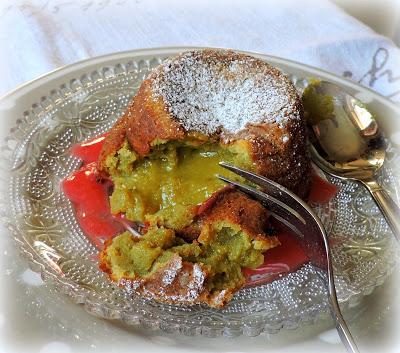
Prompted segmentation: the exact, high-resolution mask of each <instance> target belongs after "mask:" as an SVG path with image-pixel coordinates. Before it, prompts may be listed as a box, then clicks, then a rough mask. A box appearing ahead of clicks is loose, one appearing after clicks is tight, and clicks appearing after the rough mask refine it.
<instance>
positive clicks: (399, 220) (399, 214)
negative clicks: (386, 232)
mask: <svg viewBox="0 0 400 353" xmlns="http://www.w3.org/2000/svg"><path fill="white" fill-rule="evenodd" d="M363 184H364V185H365V186H366V187H367V189H368V190H369V192H370V193H371V195H372V197H373V198H374V200H375V202H376V204H377V205H378V207H379V209H380V210H381V212H382V214H383V216H384V217H385V219H386V222H387V223H388V225H389V227H390V229H391V230H392V232H393V234H394V236H395V237H396V239H397V241H400V208H399V206H398V205H397V204H396V203H395V202H394V201H393V199H392V198H391V197H390V196H389V194H388V192H387V191H386V190H385V189H383V188H382V186H381V185H379V183H378V182H377V181H376V180H369V181H364V182H363Z"/></svg>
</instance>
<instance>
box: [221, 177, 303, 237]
mask: <svg viewBox="0 0 400 353" xmlns="http://www.w3.org/2000/svg"><path fill="white" fill-rule="evenodd" d="M217 177H218V178H219V179H221V180H223V181H225V182H226V183H228V184H231V185H233V186H235V187H236V188H237V189H238V190H240V191H243V192H244V193H246V194H249V195H251V196H253V197H254V198H256V199H257V200H259V201H261V202H262V203H264V204H266V205H267V206H268V208H269V209H270V210H271V211H272V212H274V213H277V214H278V216H280V217H282V218H284V219H285V220H286V221H287V222H289V223H290V224H291V225H292V226H294V225H293V217H294V218H295V219H297V220H298V221H299V222H300V223H301V224H303V225H305V224H306V221H305V219H304V218H303V217H302V216H301V215H300V213H299V212H297V211H296V210H295V209H293V208H292V207H290V206H289V205H286V204H285V203H283V202H282V201H280V200H278V199H277V198H275V197H273V196H271V195H268V194H265V193H263V192H262V191H260V190H257V189H255V188H253V187H251V186H248V185H244V184H241V183H238V182H236V181H233V180H230V179H228V178H225V177H223V176H222V175H217ZM289 220H290V221H289ZM296 228H297V227H296ZM298 232H299V233H300V234H301V232H300V231H299V230H298Z"/></svg>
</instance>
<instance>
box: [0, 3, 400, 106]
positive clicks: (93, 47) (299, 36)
mask: <svg viewBox="0 0 400 353" xmlns="http://www.w3.org/2000/svg"><path fill="white" fill-rule="evenodd" d="M171 45H196V46H220V47H231V48H239V49H242V50H254V51H259V52H264V53H268V54H271V55H276V56H281V57H285V58H288V59H293V60H296V61H300V62H302V63H306V64H309V65H313V66H317V67H320V68H323V69H326V70H328V71H331V72H335V73H337V74H338V75H344V76H347V77H351V78H352V79H353V80H355V81H358V82H361V83H362V84H365V85H368V86H370V87H372V88H373V89H375V90H377V91H379V92H380V93H382V94H384V95H386V96H388V97H390V98H391V99H394V100H396V101H400V66H399V65H398V64H399V63H400V50H399V49H398V48H397V47H396V46H395V45H394V44H393V42H391V41H390V40H388V39H387V38H385V37H382V36H379V35H377V34H376V33H374V32H373V31H372V30H371V29H369V28H368V27H367V26H365V25H363V24H361V23H360V22H358V21H357V20H355V19H354V18H352V17H350V16H348V15H347V14H345V13H344V12H343V11H342V10H340V9H339V8H337V7H336V6H335V5H333V4H331V3H330V2H328V1H327V0H301V1H298V0H279V1H268V0H266V1H256V0H242V1H237V0H219V1H218V0H202V1H190V0H189V1H184V0H169V1H162V0H158V1H157V0H131V1H128V0H98V1H93V0H92V1H90V0H83V1H78V0H71V1H68V0H53V1H49V0H32V1H26V0H25V1H10V0H3V1H1V4H0V52H1V56H0V77H1V80H0V95H1V94H2V93H5V92H6V91H7V90H10V89H12V88H14V87H15V86H16V85H18V84H20V83H23V82H25V81H27V80H30V79H32V78H34V77H36V76H38V75H40V74H43V73H45V72H47V71H49V70H52V69H54V68H56V67H59V66H61V65H65V64H69V63H72V62H75V61H78V60H81V59H85V58H88V57H93V56H96V55H101V54H105V53H110V52H114V51H120V50H128V49H135V48H146V47H157V46H171Z"/></svg>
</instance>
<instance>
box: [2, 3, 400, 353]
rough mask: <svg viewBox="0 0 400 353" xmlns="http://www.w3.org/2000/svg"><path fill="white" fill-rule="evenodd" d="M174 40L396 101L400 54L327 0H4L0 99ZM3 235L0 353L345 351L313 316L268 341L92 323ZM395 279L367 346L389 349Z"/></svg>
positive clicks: (368, 312) (369, 313) (371, 303)
mask: <svg viewBox="0 0 400 353" xmlns="http://www.w3.org/2000/svg"><path fill="white" fill-rule="evenodd" d="M174 45H196V46H219V47H231V48H238V49H242V50H254V51H259V52H264V53H268V54H271V55H277V56H281V57H285V58H289V59H293V60H297V61H300V62H303V63H306V64H310V65H314V66H317V67H320V68H323V69H326V70H329V71H332V72H335V73H337V74H338V75H345V76H347V77H350V78H351V79H353V80H355V81H358V82H361V83H362V84H365V85H368V86H370V87H372V88H373V89H375V90H377V91H379V92H381V93H382V94H384V95H386V96H388V97H389V98H391V99H393V100H396V101H400V66H399V65H397V64H398V63H399V61H400V60H399V59H400V50H399V49H398V48H396V47H395V45H394V44H393V43H392V42H391V41H390V40H388V39H387V38H384V37H382V36H379V35H377V34H376V33H374V32H373V31H372V30H371V29H369V28H368V27H366V26H365V25H363V24H361V23H360V22H358V21H356V20H355V19H353V18H351V17H349V16H348V15H346V14H345V13H344V12H342V11H341V10H340V9H338V8H337V7H335V6H334V5H332V4H331V3H329V2H328V1H325V0H302V1H296V0H279V1H254V0H247V1H234V0H231V1H225V0H222V1H217V0H213V1H212V0H202V1H178V0H170V1H161V0H160V1H155V0H135V1H134V0H132V1H127V0H102V1H100V0H99V1H90V0H83V1H78V0H71V1H68V0H56V1H49V0H32V1H30V2H29V1H8V0H3V1H1V3H0V95H1V94H3V93H5V92H7V91H8V90H10V89H13V88H14V87H15V86H16V85H18V84H21V83H23V82H25V81H27V80H30V79H33V78H35V77H36V76H38V75H40V74H43V73H45V72H47V71H49V70H52V69H55V68H57V67H59V66H62V65H65V64H69V63H73V62H75V61H78V60H81V59H85V58H88V57H93V56H96V55H101V54H105V53H110V52H114V51H120V50H128V49H134V48H145V47H157V46H174ZM0 124H1V122H0ZM0 128H1V125H0ZM0 231H1V234H0V251H1V252H0V352H7V353H14V352H17V351H18V352H19V351H22V352H38V353H50V352H51V353H52V352H57V353H71V352H85V353H86V352H95V353H98V352H107V353H108V352H133V351H134V352H144V351H152V352H154V353H156V352H163V353H164V352H226V353H227V352H231V353H233V352H237V353H238V352H265V351H269V352H271V353H272V352H292V353H294V352H296V353H297V352H304V351H307V352H326V353H330V352H332V353H333V352H343V351H344V350H343V347H342V346H341V344H340V341H339V339H338V336H337V334H336V332H335V331H334V330H330V331H325V330H326V329H327V328H328V326H324V325H322V324H321V323H318V324H317V325H311V326H310V325H305V326H303V327H302V328H301V329H299V330H296V331H295V332H287V331H286V332H282V333H280V334H279V335H276V336H273V337H269V338H268V337H258V338H255V339H250V338H245V337H242V338H237V339H232V340H227V339H222V338H221V339H215V340H210V339H206V338H202V337H199V338H188V337H184V336H179V337H176V336H169V335H166V334H163V333H160V332H156V333H152V332H148V331H147V330H144V329H132V328H128V327H126V326H123V325H121V324H115V323H111V322H105V321H102V320H99V319H95V318H93V317H91V316H89V315H88V314H86V313H85V311H84V310H82V308H81V307H79V306H77V305H75V304H73V303H71V302H70V301H69V300H68V299H66V298H64V297H62V296H61V297H60V296H55V295H54V294H52V293H49V291H48V289H47V288H45V287H44V286H43V282H42V281H41V279H40V278H39V277H38V275H36V274H35V273H33V272H32V271H30V270H28V269H27V268H26V264H25V262H21V261H20V260H19V259H18V257H17V254H16V251H15V247H14V246H13V244H12V243H11V241H10V239H9V237H8V236H3V235H8V234H7V232H6V230H4V229H0ZM396 283H397V282H396V281H395V280H390V281H388V282H387V283H386V284H385V286H384V287H382V288H380V289H378V290H377V291H376V292H375V294H374V296H373V297H370V298H367V299H366V302H365V303H364V306H361V308H359V309H357V310H358V311H357V315H358V316H357V317H356V318H355V320H353V324H352V329H353V332H354V333H355V334H356V336H357V339H358V340H359V343H360V346H361V347H362V349H363V350H364V351H368V352H376V351H377V350H379V351H381V352H389V351H392V352H393V353H394V352H398V350H397V348H394V347H393V346H392V347H393V349H392V350H391V349H390V348H388V347H389V346H390V345H387V344H386V345H385V344H384V341H385V340H386V339H387V337H390V332H391V331H390V330H389V328H388V327H387V326H388V325H390V324H391V323H393V321H394V320H395V317H396V316H395V314H394V311H393V309H392V305H393V297H392V295H391V294H390V293H392V292H393V291H394V289H393V288H394V287H393V286H394V284H396ZM397 298H398V296H397ZM388 335H389V336H388ZM392 337H393V336H392Z"/></svg>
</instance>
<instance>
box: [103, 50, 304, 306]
mask: <svg viewBox="0 0 400 353" xmlns="http://www.w3.org/2000/svg"><path fill="white" fill-rule="evenodd" d="M219 161H225V162H229V163H232V164H234V165H238V166H240V167H242V168H245V169H249V170H252V171H255V172H256V173H258V174H261V175H264V176H266V177H268V178H270V179H272V180H274V181H277V182H279V183H281V184H282V185H284V186H286V187H288V188H289V189H291V190H292V191H294V192H295V193H297V194H298V195H300V196H301V197H306V196H307V195H308V193H309V190H310V181H311V177H310V173H311V168H310V161H309V158H308V156H307V153H306V130H305V122H304V117H303V109H302V105H301V101H300V98H299V97H298V95H297V93H296V90H295V88H294V86H293V84H292V83H291V82H290V81H289V80H288V79H287V78H286V76H284V75H283V74H282V73H281V72H280V71H279V70H277V69H276V68H274V67H272V66H270V65H269V64H267V63H265V62H264V61H261V60H259V59H256V58H254V57H251V56H247V55H243V54H238V53H234V52H232V51H222V50H202V51H191V52H186V53H183V54H181V55H179V56H177V57H176V58H172V59H169V60H167V61H166V62H164V63H163V64H162V65H160V66H159V67H157V68H156V69H155V70H154V71H153V73H151V74H150V76H149V77H148V78H147V79H146V80H144V81H143V83H142V85H141V86H140V88H139V91H138V92H137V94H136V95H135V97H134V99H133V100H132V102H131V104H130V105H129V106H128V108H127V110H126V112H125V113H124V114H123V116H122V117H121V118H120V119H119V120H118V121H117V123H116V124H115V125H114V127H113V128H112V129H111V130H110V132H109V134H108V135H107V136H106V137H105V139H104V144H103V146H102V149H101V152H100V156H99V159H98V163H97V172H98V175H97V177H99V178H101V179H102V180H107V181H111V182H112V185H113V190H112V193H111V196H110V207H111V213H112V214H114V215H115V216H121V215H123V217H124V219H125V220H126V221H130V222H136V223H139V224H141V225H142V226H143V235H142V236H140V237H138V236H136V235H134V234H132V233H130V232H124V233H122V234H120V235H118V236H116V237H115V238H111V239H109V240H107V241H106V242H105V246H104V249H103V250H102V252H101V253H100V268H101V269H102V270H103V271H104V272H106V273H108V275H109V277H110V278H111V279H112V280H113V281H115V282H117V283H118V284H119V285H121V286H124V287H125V288H126V289H127V290H130V291H133V292H135V293H140V294H142V295H145V296H146V297H150V298H153V299H155V300H158V301H162V302H167V303H171V304H195V303H206V304H208V305H210V306H213V307H220V306H223V305H224V304H225V303H226V302H228V301H229V300H230V299H231V298H232V295H233V294H234V293H235V292H236V291H237V290H238V289H240V288H241V287H242V286H243V285H244V284H245V282H246V278H245V275H244V271H243V269H255V268H257V267H259V266H260V265H261V264H263V262H264V253H266V254H265V256H268V251H267V250H268V249H271V248H274V247H276V246H278V245H279V240H278V238H277V237H276V236H275V233H274V230H273V227H272V226H271V224H270V222H269V217H268V211H267V210H266V209H265V208H264V207H263V206H262V205H260V204H259V203H257V202H256V201H254V200H252V199H250V198H249V197H248V196H246V195H244V194H241V193H240V192H238V191H236V190H234V189H232V188H228V187H225V186H224V185H223V183H222V182H221V181H219V180H218V179H217V178H216V177H215V174H217V173H219V174H225V175H227V176H230V175H229V172H227V171H225V170H223V169H222V168H220V167H219V165H218V162H219ZM230 177H232V176H230Z"/></svg>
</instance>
